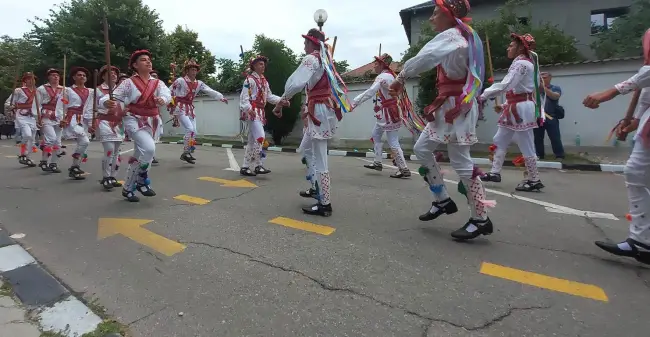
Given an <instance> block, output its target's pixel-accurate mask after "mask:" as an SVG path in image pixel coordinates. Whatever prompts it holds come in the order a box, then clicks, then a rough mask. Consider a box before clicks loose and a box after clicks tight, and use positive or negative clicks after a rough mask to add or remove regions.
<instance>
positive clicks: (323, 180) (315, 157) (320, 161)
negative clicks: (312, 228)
mask: <svg viewBox="0 0 650 337" xmlns="http://www.w3.org/2000/svg"><path fill="white" fill-rule="evenodd" d="M310 134H311V133H310V132H309V131H307V132H305V134H304V135H303V137H302V142H303V144H302V145H301V147H302V146H303V145H304V149H303V153H304V154H305V157H304V158H305V160H306V162H307V177H308V179H309V177H310V175H311V182H312V186H313V187H314V189H315V190H316V193H317V194H318V201H319V202H320V204H321V205H329V204H330V202H331V199H330V189H331V187H332V179H331V177H330V172H329V168H328V166H327V139H316V138H313V137H311V136H310ZM310 159H311V161H310Z"/></svg>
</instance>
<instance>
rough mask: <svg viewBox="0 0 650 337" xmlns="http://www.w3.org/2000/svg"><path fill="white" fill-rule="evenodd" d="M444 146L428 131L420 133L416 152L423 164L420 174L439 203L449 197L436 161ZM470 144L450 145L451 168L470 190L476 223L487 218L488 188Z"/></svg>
mask: <svg viewBox="0 0 650 337" xmlns="http://www.w3.org/2000/svg"><path fill="white" fill-rule="evenodd" d="M440 144H441V143H438V142H435V141H433V140H431V139H430V138H429V135H428V134H427V133H426V132H423V133H421V134H420V138H418V141H417V142H416V143H415V146H414V147H413V152H415V155H416V156H417V157H418V159H419V160H420V161H421V162H422V166H423V167H422V168H420V170H419V171H420V174H421V175H423V176H424V177H425V178H426V181H427V183H428V184H429V189H430V190H431V192H432V193H433V196H434V198H435V199H436V201H443V200H445V199H447V198H449V194H448V193H447V190H446V187H445V181H444V180H443V177H442V172H441V170H440V165H438V162H436V158H435V154H434V151H435V150H436V148H437V147H438V146H439V145H440ZM469 150H470V145H458V144H454V143H449V144H447V152H448V154H449V161H450V163H451V167H453V169H454V170H455V171H456V173H457V174H458V176H460V180H461V182H462V183H463V185H464V186H465V190H466V191H467V201H468V204H469V209H470V217H471V218H472V219H476V220H485V219H487V208H486V206H485V204H484V203H483V201H485V189H484V188H483V183H482V182H481V178H479V177H478V173H477V171H476V170H474V162H473V161H472V157H471V156H470V153H469Z"/></svg>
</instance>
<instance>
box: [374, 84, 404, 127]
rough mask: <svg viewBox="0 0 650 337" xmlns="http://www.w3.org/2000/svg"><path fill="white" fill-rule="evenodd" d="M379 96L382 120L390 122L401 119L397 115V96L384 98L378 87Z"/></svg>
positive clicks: (397, 121) (396, 121)
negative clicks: (382, 113)
mask: <svg viewBox="0 0 650 337" xmlns="http://www.w3.org/2000/svg"><path fill="white" fill-rule="evenodd" d="M379 98H380V99H381V109H382V110H383V111H384V120H385V121H387V122H388V121H390V122H391V123H399V122H400V121H401V118H400V115H399V108H398V107H397V98H393V97H391V98H386V97H384V94H383V93H382V92H381V89H379Z"/></svg>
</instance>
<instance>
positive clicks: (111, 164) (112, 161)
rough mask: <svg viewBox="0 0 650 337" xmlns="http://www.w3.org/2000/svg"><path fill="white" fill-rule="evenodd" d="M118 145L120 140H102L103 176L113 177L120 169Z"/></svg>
mask: <svg viewBox="0 0 650 337" xmlns="http://www.w3.org/2000/svg"><path fill="white" fill-rule="evenodd" d="M120 145H122V142H120V141H116V142H102V146H103V147H104V157H103V158H102V172H103V173H104V178H108V177H112V178H115V175H116V174H117V171H118V170H119V169H120V162H121V161H122V160H121V158H120Z"/></svg>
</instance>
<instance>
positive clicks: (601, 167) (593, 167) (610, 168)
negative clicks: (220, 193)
mask: <svg viewBox="0 0 650 337" xmlns="http://www.w3.org/2000/svg"><path fill="white" fill-rule="evenodd" d="M160 144H183V141H182V140H179V141H177V142H160ZM196 145H199V146H211V147H222V148H229V149H243V148H244V145H241V144H212V143H197V144H196ZM297 150H298V149H296V148H288V147H276V146H271V147H269V148H267V151H272V152H288V153H297V152H298V151H297ZM328 154H329V155H330V156H341V157H361V158H374V157H375V154H374V153H372V152H354V151H341V150H329V151H328ZM382 157H383V158H384V159H390V158H391V155H390V154H388V153H383V155H382ZM406 160H409V161H416V160H418V159H417V157H416V156H415V155H414V154H412V155H407V156H406ZM473 160H474V164H476V165H491V162H490V160H489V159H488V158H473ZM440 162H442V163H448V162H449V158H448V157H446V156H443V157H442V160H440ZM503 166H515V165H514V164H513V163H512V161H509V160H507V161H505V162H504V163H503ZM537 167H539V168H549V169H557V170H574V171H591V172H623V169H624V168H625V165H617V164H566V163H560V162H554V161H538V162H537Z"/></svg>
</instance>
